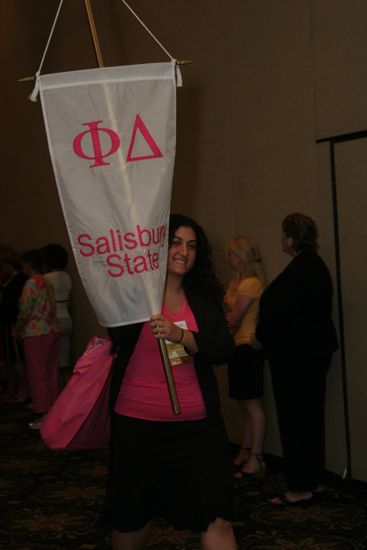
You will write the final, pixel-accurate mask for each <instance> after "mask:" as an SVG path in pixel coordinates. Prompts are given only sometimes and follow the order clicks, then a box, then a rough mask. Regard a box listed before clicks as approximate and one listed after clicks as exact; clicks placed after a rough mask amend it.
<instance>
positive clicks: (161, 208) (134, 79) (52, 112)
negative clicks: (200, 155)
mask: <svg viewBox="0 0 367 550" xmlns="http://www.w3.org/2000/svg"><path fill="white" fill-rule="evenodd" d="M175 71H176V67H175V64H174V63H157V64H151V65H134V66H127V67H114V68H103V69H92V70H85V71H74V72H69V73H58V74H53V75H45V76H41V77H40V94H41V100H42V108H43V115H44V120H45V125H46V131H47V136H48V143H49V148H50V154H51V159H52V164H53V168H54V172H55V177H56V182H57V187H58V191H59V195H60V200H61V204H62V208H63V212H64V216H65V220H66V224H67V228H68V232H69V236H70V240H71V243H72V248H73V251H74V255H75V259H76V263H77V266H78V269H79V273H80V276H81V279H82V281H83V284H84V287H85V290H86V292H87V294H88V297H89V300H90V301H91V303H92V306H93V308H94V310H95V312H96V315H97V317H98V320H99V322H100V323H101V325H103V326H108V327H111V326H117V325H124V324H131V323H136V322H140V321H145V320H147V319H149V318H150V316H151V314H153V313H159V312H160V311H161V304H162V297H163V290H164V282H165V276H166V264H167V239H168V218H169V207H170V200H171V187H172V176H173V168H174V157H175V145H176V75H175Z"/></svg>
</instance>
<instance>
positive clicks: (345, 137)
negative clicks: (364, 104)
mask: <svg viewBox="0 0 367 550" xmlns="http://www.w3.org/2000/svg"><path fill="white" fill-rule="evenodd" d="M363 138H367V130H363V131H360V132H352V133H349V134H341V135H337V136H329V137H326V138H320V139H317V140H316V143H325V142H328V143H329V155H330V175H331V195H332V203H333V220H334V244H335V264H336V288H337V296H338V318H339V340H340V358H341V371H342V385H343V403H344V426H345V446H346V455H347V456H346V466H345V470H344V472H343V475H342V477H343V478H344V479H351V478H352V460H351V456H352V455H351V441H350V422H349V407H348V387H347V361H346V354H345V338H344V310H343V292H342V282H341V259H340V239H339V220H338V197H337V187H336V166H335V144H336V143H342V142H345V141H353V140H356V139H363Z"/></svg>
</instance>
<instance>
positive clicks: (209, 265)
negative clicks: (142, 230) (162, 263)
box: [168, 214, 224, 304]
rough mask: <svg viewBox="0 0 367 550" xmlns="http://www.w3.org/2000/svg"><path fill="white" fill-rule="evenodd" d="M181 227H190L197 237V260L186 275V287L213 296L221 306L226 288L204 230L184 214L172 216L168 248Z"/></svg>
mask: <svg viewBox="0 0 367 550" xmlns="http://www.w3.org/2000/svg"><path fill="white" fill-rule="evenodd" d="M180 227H190V228H191V229H192V230H193V231H194V233H195V235H196V259H195V263H194V265H193V267H192V268H191V269H190V271H189V272H188V273H186V275H185V278H184V281H183V285H184V287H185V288H188V289H189V290H193V291H195V292H200V293H202V294H205V295H207V296H211V297H212V298H213V299H214V300H215V301H216V302H218V303H220V304H221V303H222V302H223V297H224V288H223V285H222V284H221V282H220V281H219V279H218V278H217V276H216V273H215V268H214V262H213V257H212V247H211V246H210V244H209V241H208V238H207V236H206V234H205V232H204V230H203V228H202V227H201V226H200V225H199V224H198V223H196V222H195V221H194V220H193V219H191V218H188V217H187V216H184V215H183V214H171V216H170V222H169V234H168V246H170V245H171V244H172V242H173V238H174V236H175V233H176V231H177V229H179V228H180Z"/></svg>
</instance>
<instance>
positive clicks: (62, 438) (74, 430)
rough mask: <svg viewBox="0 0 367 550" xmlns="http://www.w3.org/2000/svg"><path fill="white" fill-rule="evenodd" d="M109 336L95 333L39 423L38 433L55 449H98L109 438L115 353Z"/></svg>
mask: <svg viewBox="0 0 367 550" xmlns="http://www.w3.org/2000/svg"><path fill="white" fill-rule="evenodd" d="M111 345H112V344H111V340H110V339H109V338H107V337H106V338H98V337H97V336H95V337H94V338H92V340H91V341H90V342H89V344H88V346H87V348H86V349H85V351H84V353H83V355H82V356H81V357H80V358H79V359H78V361H77V363H76V365H75V367H74V370H73V374H72V376H71V378H70V380H69V382H68V384H67V385H66V387H65V388H64V390H63V391H62V392H61V393H60V395H59V396H58V398H57V399H56V401H55V403H54V404H53V405H52V407H51V409H50V410H49V411H48V413H47V415H46V417H45V419H44V420H43V422H42V424H41V429H40V432H41V437H42V439H43V441H44V442H45V443H46V445H47V446H48V447H50V448H51V449H55V450H63V449H64V450H73V449H98V448H104V447H107V446H108V442H109V438H110V411H109V388H110V378H111V377H110V373H111V367H112V363H113V361H114V359H115V356H114V355H112V354H111Z"/></svg>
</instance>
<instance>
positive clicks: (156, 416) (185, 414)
mask: <svg viewBox="0 0 367 550" xmlns="http://www.w3.org/2000/svg"><path fill="white" fill-rule="evenodd" d="M162 313H163V315H165V316H166V317H167V318H168V319H169V320H170V321H172V322H173V323H176V324H178V325H179V326H183V327H186V328H187V329H188V330H191V331H193V332H197V330H198V327H197V324H196V321H195V317H194V315H193V313H192V311H191V308H190V306H189V304H188V302H187V299H186V298H185V299H184V301H183V303H182V307H181V311H180V312H179V313H178V314H174V313H172V312H170V311H168V310H167V309H166V307H165V306H163V310H162ZM149 324H150V322H149V321H147V322H146V323H144V325H143V328H142V331H141V333H140V336H139V339H138V341H137V344H136V346H135V349H134V352H133V354H132V356H131V358H130V361H129V364H128V366H127V368H126V373H125V377H124V380H123V383H122V385H121V388H120V391H119V395H118V398H117V401H116V405H115V412H117V413H118V414H122V415H125V416H130V417H133V418H141V419H144V420H157V421H180V420H198V419H200V418H205V416H206V411H205V403H204V399H203V396H202V393H201V389H200V386H199V382H198V379H197V376H196V372H195V366H194V363H193V358H192V357H190V356H188V355H187V354H186V352H185V351H184V350H183V348H182V346H178V345H176V346H172V345H171V344H169V343H168V351H169V353H170V362H171V365H172V371H173V378H174V381H175V387H176V392H177V397H178V402H179V404H180V407H181V414H180V415H175V414H174V413H173V412H172V407H171V401H170V398H169V394H168V389H167V383H166V379H165V375H164V370H163V365H162V362H161V357H160V353H159V347H158V343H157V341H156V340H155V338H154V337H153V335H152V330H151V328H150V326H149Z"/></svg>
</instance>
